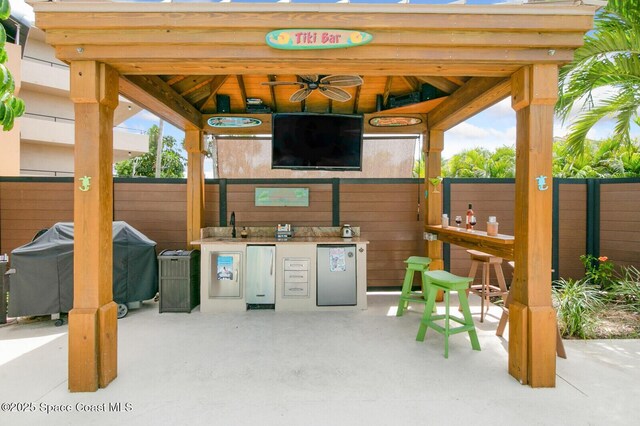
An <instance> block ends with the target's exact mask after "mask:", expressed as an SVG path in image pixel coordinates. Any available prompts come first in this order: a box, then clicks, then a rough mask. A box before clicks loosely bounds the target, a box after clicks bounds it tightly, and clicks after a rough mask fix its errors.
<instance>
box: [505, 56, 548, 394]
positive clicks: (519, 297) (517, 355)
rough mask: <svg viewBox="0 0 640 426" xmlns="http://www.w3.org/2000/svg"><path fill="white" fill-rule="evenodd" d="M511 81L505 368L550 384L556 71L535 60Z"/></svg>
mask: <svg viewBox="0 0 640 426" xmlns="http://www.w3.org/2000/svg"><path fill="white" fill-rule="evenodd" d="M512 81H513V83H512V106H513V107H514V109H516V125H517V131H516V206H515V227H514V228H515V241H516V246H515V251H514V253H515V270H514V278H513V283H512V286H511V295H512V298H513V301H514V303H513V304H512V305H510V306H509V311H510V313H509V318H510V322H511V309H512V308H511V306H514V307H515V308H516V312H515V313H516V315H515V316H514V323H513V325H510V326H509V373H510V374H511V375H513V376H514V377H515V378H516V379H518V380H519V381H520V382H521V383H528V384H530V385H531V386H532V387H553V386H555V380H556V364H555V362H556V346H555V345H556V336H555V334H556V322H555V311H554V309H553V307H552V304H551V222H552V220H551V219H552V218H551V216H552V214H551V211H552V195H553V194H552V189H551V188H553V185H552V182H551V180H552V170H551V169H552V146H553V118H554V112H553V108H554V104H555V101H556V98H557V93H558V87H557V81H558V70H557V67H555V66H549V65H533V66H531V67H525V68H522V69H521V70H520V71H518V72H517V73H516V74H514V76H513V80H512ZM524 318H526V320H524ZM525 327H526V328H525Z"/></svg>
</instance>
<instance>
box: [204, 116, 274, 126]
mask: <svg viewBox="0 0 640 426" xmlns="http://www.w3.org/2000/svg"><path fill="white" fill-rule="evenodd" d="M207 124H208V125H209V126H211V127H255V126H259V125H261V124H262V120H259V119H257V118H252V117H211V118H209V119H208V120H207Z"/></svg>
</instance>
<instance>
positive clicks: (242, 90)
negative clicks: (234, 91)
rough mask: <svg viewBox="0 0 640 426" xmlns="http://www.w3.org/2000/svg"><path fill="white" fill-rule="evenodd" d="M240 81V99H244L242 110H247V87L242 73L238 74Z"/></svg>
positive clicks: (237, 77) (237, 78)
mask: <svg viewBox="0 0 640 426" xmlns="http://www.w3.org/2000/svg"><path fill="white" fill-rule="evenodd" d="M236 80H237V81H238V88H239V89H240V99H242V112H246V111H247V89H245V87H244V78H243V77H242V76H241V75H236Z"/></svg>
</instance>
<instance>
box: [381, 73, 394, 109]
mask: <svg viewBox="0 0 640 426" xmlns="http://www.w3.org/2000/svg"><path fill="white" fill-rule="evenodd" d="M392 84H393V76H389V77H387V82H386V83H385V84H384V92H382V108H384V106H385V105H386V104H387V101H388V100H389V93H390V92H391V85H392Z"/></svg>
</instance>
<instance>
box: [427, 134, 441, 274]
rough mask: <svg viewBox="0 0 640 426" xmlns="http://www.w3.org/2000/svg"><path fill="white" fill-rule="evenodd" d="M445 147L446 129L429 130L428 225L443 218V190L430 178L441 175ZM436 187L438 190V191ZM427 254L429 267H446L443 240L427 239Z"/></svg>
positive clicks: (436, 222) (438, 223) (437, 222)
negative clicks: (429, 261) (443, 256)
mask: <svg viewBox="0 0 640 426" xmlns="http://www.w3.org/2000/svg"><path fill="white" fill-rule="evenodd" d="M443 148H444V131H443V130H429V131H428V132H427V133H426V134H425V144H424V148H423V150H424V154H425V158H424V162H425V166H426V170H425V174H424V177H425V189H426V191H427V192H426V194H427V198H426V206H427V214H426V215H425V222H426V224H427V225H440V223H441V219H442V191H440V190H439V189H438V187H439V186H441V185H440V184H438V186H434V185H432V184H431V183H430V181H429V179H431V178H436V177H438V176H440V173H441V166H442V150H443ZM436 189H438V191H437V192H436ZM425 247H426V255H427V256H428V257H430V258H431V265H430V266H429V269H432V270H433V269H444V261H443V260H442V242H441V241H437V240H436V241H426V242H425Z"/></svg>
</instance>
